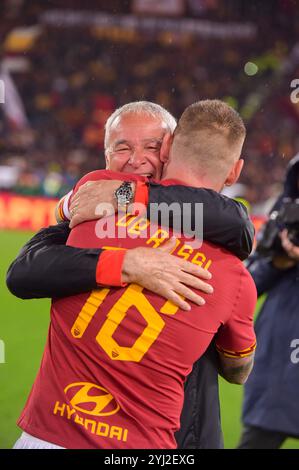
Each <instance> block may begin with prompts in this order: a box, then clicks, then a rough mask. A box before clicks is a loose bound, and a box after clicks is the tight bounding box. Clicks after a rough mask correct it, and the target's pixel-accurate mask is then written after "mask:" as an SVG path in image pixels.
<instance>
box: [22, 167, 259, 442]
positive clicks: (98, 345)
mask: <svg viewBox="0 0 299 470" xmlns="http://www.w3.org/2000/svg"><path fill="white" fill-rule="evenodd" d="M116 175H117V179H120V178H122V179H129V180H132V179H133V177H132V176H131V175H130V176H126V175H120V177H119V175H118V174H115V173H112V172H105V171H98V172H93V173H91V174H89V175H87V176H86V177H84V178H82V180H81V181H80V182H79V183H78V185H77V187H78V186H80V184H83V183H84V182H86V181H87V180H88V179H93V180H95V179H100V178H105V179H108V178H113V179H115V178H116ZM134 179H135V180H136V178H134ZM171 183H172V184H177V183H176V182H170V181H168V183H167V182H165V183H164V184H171ZM110 220H112V219H110ZM113 220H114V219H113ZM106 221H107V223H108V219H106ZM97 224H98V222H97V221H90V222H84V223H83V224H80V225H78V226H77V227H75V228H74V229H73V230H72V231H71V234H70V236H69V240H68V244H70V245H72V246H77V247H86V248H90V247H92V248H96V247H106V248H108V249H110V250H120V249H126V248H133V247H136V246H144V247H152V248H157V246H158V245H159V244H160V243H161V241H162V240H161V234H162V237H163V236H164V237H165V236H168V235H170V234H169V230H165V229H164V228H160V227H158V226H154V225H153V224H150V223H149V221H148V220H147V219H146V218H145V217H144V216H142V215H139V216H132V215H131V216H128V215H124V216H120V217H119V218H118V219H116V222H115V221H114V222H113V226H114V227H115V233H114V235H113V234H112V233H111V231H110V237H109V238H99V237H100V236H101V234H102V235H103V231H104V226H103V222H102V223H101V224H102V225H100V226H99V225H97ZM111 226H112V225H111V224H110V227H111ZM119 230H121V233H122V235H123V234H124V233H125V237H124V238H120V237H119V234H120V233H119ZM174 255H175V256H178V257H181V258H184V259H186V260H189V261H191V262H192V263H194V264H196V265H198V266H202V267H204V268H207V269H209V271H210V272H211V273H212V276H213V277H212V280H211V284H212V285H213V287H214V293H213V294H212V295H205V300H206V304H205V305H204V306H202V307H199V306H195V305H193V307H192V309H191V311H189V312H186V311H182V310H180V309H179V308H177V307H175V306H174V305H173V304H172V303H171V302H169V301H166V300H165V299H163V298H161V297H159V296H157V295H156V294H154V293H152V292H149V291H147V290H146V289H144V288H142V287H141V286H139V285H133V284H132V285H128V286H125V287H122V288H115V287H111V288H106V287H105V288H102V289H101V288H99V289H98V290H95V291H93V292H87V293H84V294H80V295H76V296H72V297H67V298H63V299H60V300H53V301H52V307H51V324H50V328H49V335H48V340H47V345H46V349H45V352H44V355H43V359H42V363H41V366H40V370H39V373H38V375H37V378H36V380H35V383H34V385H33V388H32V391H31V394H30V396H29V398H28V400H27V403H26V406H25V408H24V410H23V412H22V415H21V417H20V420H19V425H20V427H21V428H22V429H23V430H24V431H26V432H28V433H29V434H32V435H33V436H36V437H38V438H40V439H43V440H47V441H50V442H52V443H54V444H57V445H60V446H62V447H66V448H106V449H115V448H175V447H176V442H175V439H174V433H175V431H176V430H177V429H178V427H179V422H180V413H181V409H182V405H183V398H184V380H185V378H186V376H187V375H188V374H189V373H190V371H191V368H192V365H193V363H194V362H195V361H196V360H197V359H198V358H199V357H200V356H201V355H202V354H203V353H204V352H205V350H206V348H207V347H208V345H209V343H210V341H211V340H212V338H213V337H214V335H216V343H217V347H218V348H219V350H221V351H222V352H225V353H226V354H228V355H230V356H235V357H239V356H241V355H246V354H249V353H251V352H252V349H253V348H254V345H255V335H254V330H253V310H254V306H255V303H256V289H255V286H254V283H253V280H252V278H251V276H250V275H249V273H248V272H247V270H246V269H245V268H244V266H243V264H242V263H241V261H239V259H238V258H236V257H235V256H233V255H232V254H230V253H229V252H227V251H225V250H224V249H222V248H219V247H217V246H215V245H212V244H210V243H207V242H204V243H203V244H202V246H201V247H200V248H194V247H193V246H192V244H190V242H189V243H188V241H186V240H185V239H184V238H183V237H180V238H179V240H178V243H177V246H176V249H175V251H174ZM140 262H141V263H142V260H140ZM78 268H80V267H78ZM111 269H113V266H111ZM203 295H204V294H203Z"/></svg>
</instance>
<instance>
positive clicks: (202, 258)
mask: <svg viewBox="0 0 299 470" xmlns="http://www.w3.org/2000/svg"><path fill="white" fill-rule="evenodd" d="M206 259H207V258H206V256H205V255H204V254H203V253H199V252H198V253H196V254H195V256H194V257H193V258H192V260H191V263H194V264H198V266H202V265H203V263H204V262H205V261H206Z"/></svg>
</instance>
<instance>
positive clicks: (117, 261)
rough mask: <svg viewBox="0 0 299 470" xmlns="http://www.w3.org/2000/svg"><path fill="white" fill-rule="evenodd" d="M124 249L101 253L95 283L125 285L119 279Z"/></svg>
mask: <svg viewBox="0 0 299 470" xmlns="http://www.w3.org/2000/svg"><path fill="white" fill-rule="evenodd" d="M125 254H126V250H117V251H114V250H113V251H109V250H106V251H104V253H102V254H101V256H100V258H99V261H98V265H97V272H96V280H97V284H98V285H101V286H122V287H124V286H126V285H127V284H126V283H125V282H122V281H121V274H122V265H123V261H124V256H125Z"/></svg>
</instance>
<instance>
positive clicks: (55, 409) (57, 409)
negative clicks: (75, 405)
mask: <svg viewBox="0 0 299 470" xmlns="http://www.w3.org/2000/svg"><path fill="white" fill-rule="evenodd" d="M65 406H66V405H65V403H64V404H63V405H61V406H59V401H57V402H56V403H55V407H54V411H53V413H54V415H57V413H58V412H60V416H63V415H64V410H65Z"/></svg>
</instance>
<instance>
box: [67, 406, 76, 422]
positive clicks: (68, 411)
mask: <svg viewBox="0 0 299 470" xmlns="http://www.w3.org/2000/svg"><path fill="white" fill-rule="evenodd" d="M66 411H67V419H71V416H72V415H73V414H74V413H76V411H75V410H74V409H73V408H71V407H70V406H69V405H67V406H66Z"/></svg>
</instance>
